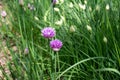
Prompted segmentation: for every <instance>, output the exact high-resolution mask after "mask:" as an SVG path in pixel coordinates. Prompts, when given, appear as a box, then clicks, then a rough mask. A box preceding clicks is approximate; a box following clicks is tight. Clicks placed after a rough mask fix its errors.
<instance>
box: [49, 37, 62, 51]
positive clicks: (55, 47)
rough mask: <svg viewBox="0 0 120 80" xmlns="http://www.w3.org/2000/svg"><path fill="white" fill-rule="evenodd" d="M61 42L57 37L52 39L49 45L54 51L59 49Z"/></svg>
mask: <svg viewBox="0 0 120 80" xmlns="http://www.w3.org/2000/svg"><path fill="white" fill-rule="evenodd" d="M62 45H63V44H62V42H61V41H60V40H58V39H55V40H52V41H50V47H51V48H52V49H53V50H54V51H59V50H60V49H61V47H62Z"/></svg>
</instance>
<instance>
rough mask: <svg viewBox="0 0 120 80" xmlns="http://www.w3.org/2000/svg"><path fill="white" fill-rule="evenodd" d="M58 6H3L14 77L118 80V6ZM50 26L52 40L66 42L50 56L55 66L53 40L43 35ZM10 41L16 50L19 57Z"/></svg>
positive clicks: (83, 2) (77, 0)
mask: <svg viewBox="0 0 120 80" xmlns="http://www.w3.org/2000/svg"><path fill="white" fill-rule="evenodd" d="M58 1H59V2H58V3H54V4H53V3H52V2H51V0H48V1H45V0H37V1H33V0H31V1H29V0H24V4H22V6H21V4H19V2H18V1H17V0H10V1H5V2H6V5H7V10H8V11H10V13H11V16H10V23H11V24H12V31H11V30H8V32H10V33H11V35H12V36H10V37H7V38H6V39H7V46H8V49H9V51H10V55H11V57H12V60H11V61H10V62H9V63H8V67H9V70H10V72H11V78H12V79H18V80H21V79H23V80H62V79H63V80H79V79H81V80H93V79H98V80H99V79H100V80H104V79H105V80H113V79H114V80H119V79H120V72H119V71H120V39H119V36H120V35H119V34H120V29H119V28H120V24H119V21H120V20H119V13H120V11H119V9H120V6H119V4H120V1H119V0H106V1H104V0H99V1H96V0H92V1H89V0H58ZM11 4H12V5H11ZM29 4H30V5H32V9H30V8H29V7H28V5H29ZM8 16H9V14H8ZM47 26H52V27H53V28H55V30H56V33H57V34H56V36H55V37H54V38H55V39H60V40H61V41H62V43H63V47H62V48H61V50H60V51H59V54H58V53H57V54H56V55H55V56H57V57H55V56H54V55H52V56H53V58H54V60H53V61H52V60H51V54H50V53H52V50H51V49H50V46H49V39H45V38H44V37H43V36H42V35H41V30H42V29H43V28H44V27H47ZM54 38H53V39H54ZM10 41H12V42H13V43H14V45H15V46H16V47H17V51H16V52H14V51H13V50H12V49H11V45H10V43H11V42H10ZM56 62H57V63H56ZM53 65H54V66H53ZM56 65H57V66H56ZM52 68H54V69H55V71H51V69H52ZM51 76H52V77H51ZM6 78H8V79H9V77H6Z"/></svg>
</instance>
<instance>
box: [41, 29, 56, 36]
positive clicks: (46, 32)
mask: <svg viewBox="0 0 120 80" xmlns="http://www.w3.org/2000/svg"><path fill="white" fill-rule="evenodd" d="M41 32H42V36H44V37H45V38H52V37H54V36H55V34H56V33H55V29H54V28H52V27H46V28H44V29H42V31H41Z"/></svg>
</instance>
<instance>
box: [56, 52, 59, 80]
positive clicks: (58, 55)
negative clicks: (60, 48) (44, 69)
mask: <svg viewBox="0 0 120 80" xmlns="http://www.w3.org/2000/svg"><path fill="white" fill-rule="evenodd" d="M56 54H57V56H56V57H57V62H58V63H57V66H58V74H59V73H60V63H59V62H60V61H59V54H58V52H56ZM59 80H60V78H59Z"/></svg>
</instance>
